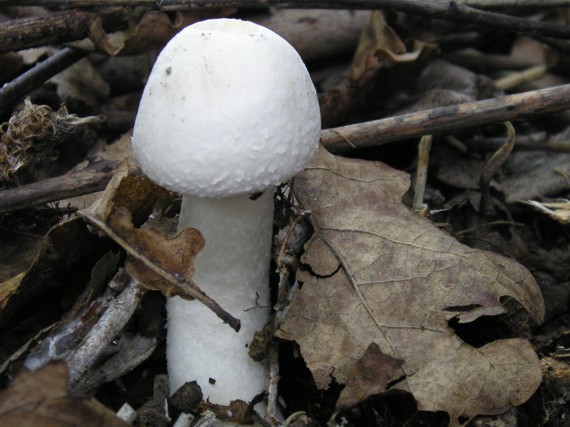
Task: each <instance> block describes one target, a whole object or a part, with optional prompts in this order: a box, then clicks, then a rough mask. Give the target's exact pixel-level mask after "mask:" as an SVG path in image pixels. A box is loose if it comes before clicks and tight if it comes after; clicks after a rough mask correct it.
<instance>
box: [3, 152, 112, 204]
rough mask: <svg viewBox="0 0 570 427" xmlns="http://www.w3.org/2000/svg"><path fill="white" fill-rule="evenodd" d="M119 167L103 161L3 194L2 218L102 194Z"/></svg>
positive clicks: (5, 191) (6, 191)
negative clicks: (47, 205)
mask: <svg viewBox="0 0 570 427" xmlns="http://www.w3.org/2000/svg"><path fill="white" fill-rule="evenodd" d="M116 167H117V162H114V161H108V160H103V161H100V162H97V163H93V164H92V165H90V166H89V167H87V168H85V169H83V170H80V171H76V172H69V173H67V174H65V175H61V176H58V177H55V178H48V179H44V180H42V181H38V182H34V183H33V184H28V185H23V186H21V187H16V188H12V189H9V190H4V191H0V214H2V213H6V212H11V211H15V210H18V209H26V208H31V207H33V206H37V205H41V204H44V203H50V202H55V201H58V200H62V199H67V198H70V197H76V196H81V195H83V194H90V193H95V192H97V191H102V190H104V189H105V186H106V185H107V183H108V182H109V181H110V180H111V178H112V177H113V173H114V172H115V168H116Z"/></svg>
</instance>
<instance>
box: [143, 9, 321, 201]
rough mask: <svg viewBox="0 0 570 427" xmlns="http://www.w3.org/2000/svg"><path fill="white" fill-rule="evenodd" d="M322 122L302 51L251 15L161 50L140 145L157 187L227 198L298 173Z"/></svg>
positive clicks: (193, 31) (207, 26)
mask: <svg viewBox="0 0 570 427" xmlns="http://www.w3.org/2000/svg"><path fill="white" fill-rule="evenodd" d="M320 129H321V121H320V113H319V106H318V101H317V95H316V92H315V88H314V86H313V83H312V81H311V78H310V76H309V73H308V71H307V69H306V67H305V65H304V64H303V61H302V60H301V58H300V56H299V54H298V53H297V52H296V51H295V49H293V47H292V46H291V45H289V43H287V42H286V41H285V40H284V39H283V38H281V37H280V36H278V35H277V34H275V33H274V32H272V31H270V30H268V29H267V28H264V27H261V26H259V25H257V24H254V23H252V22H247V21H240V20H236V19H214V20H208V21H202V22H199V23H197V24H194V25H191V26H189V27H186V28H185V29H183V30H182V31H181V32H180V33H178V34H177V35H176V36H175V37H174V38H173V39H172V40H171V41H170V42H169V43H168V44H167V45H166V46H165V48H164V49H163V50H162V52H161V53H160V55H159V56H158V58H157V60H156V63H155V64H154V67H153V69H152V72H151V74H150V76H149V79H148V83H147V84H146V87H145V89H144V92H143V95H142V99H141V102H140V106H139V111H138V113H137V118H136V121H135V126H134V131H133V148H134V151H135V155H136V158H137V160H138V162H139V164H140V166H141V168H142V170H143V171H144V173H145V174H147V175H148V176H149V177H150V178H151V179H152V180H154V181H155V182H156V183H158V184H159V185H161V186H163V187H165V188H167V189H169V190H171V191H176V192H179V193H182V194H191V195H194V196H198V197H226V196H230V195H235V194H242V193H249V192H254V191H262V190H264V189H266V188H268V187H271V186H274V185H277V184H279V183H282V182H284V181H287V180H288V179H289V178H291V177H292V176H293V175H295V174H296V173H297V172H300V171H301V170H302V169H303V168H304V166H305V164H306V163H307V162H308V161H309V160H310V158H311V157H312V155H313V154H314V152H315V150H316V148H317V146H318V142H319V137H320Z"/></svg>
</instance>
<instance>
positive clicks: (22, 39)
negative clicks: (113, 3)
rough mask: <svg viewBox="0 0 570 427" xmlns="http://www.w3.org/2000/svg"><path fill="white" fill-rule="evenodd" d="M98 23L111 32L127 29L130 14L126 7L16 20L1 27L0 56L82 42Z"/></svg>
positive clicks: (52, 14)
mask: <svg viewBox="0 0 570 427" xmlns="http://www.w3.org/2000/svg"><path fill="white" fill-rule="evenodd" d="M17 3H18V5H20V4H19V3H20V2H17ZM1 4H2V3H0V5H1ZM96 19H101V21H102V25H103V27H104V28H105V29H106V30H107V31H116V30H119V29H123V28H126V27H127V24H128V23H127V11H126V10H125V8H122V7H113V8H108V9H102V10H98V11H96V12H94V11H74V10H70V11H63V12H54V13H50V14H47V15H42V16H35V17H29V18H19V19H12V20H10V21H4V22H2V23H0V53H5V52H11V51H17V50H21V49H28V48H31V47H39V46H46V45H50V44H59V43H64V42H70V41H75V40H81V39H83V38H85V37H87V36H88V35H89V28H90V25H91V23H92V22H93V21H95V20H96Z"/></svg>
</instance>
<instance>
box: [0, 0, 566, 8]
mask: <svg viewBox="0 0 570 427" xmlns="http://www.w3.org/2000/svg"><path fill="white" fill-rule="evenodd" d="M430 1H431V2H432V3H440V4H447V3H449V0H430ZM157 3H158V4H160V3H163V2H161V1H157V0H65V2H62V1H61V0H0V6H46V7H50V6H51V7H60V8H74V7H102V6H140V5H156V4H157ZM283 3H285V2H283ZM307 3H309V2H307ZM321 3H322V2H321ZM344 3H345V4H344V6H343V5H342V2H337V4H338V7H339V8H340V7H341V6H342V7H343V8H347V9H348V8H349V7H350V5H351V3H352V0H345V2H344ZM455 3H460V4H465V5H468V6H472V7H478V8H481V9H485V8H488V9H497V8H510V9H511V8H531V7H540V8H542V9H544V8H555V7H563V6H570V0H455ZM299 7H301V6H299Z"/></svg>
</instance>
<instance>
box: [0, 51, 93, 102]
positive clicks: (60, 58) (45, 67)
mask: <svg viewBox="0 0 570 427" xmlns="http://www.w3.org/2000/svg"><path fill="white" fill-rule="evenodd" d="M85 55H86V53H85V52H80V51H77V50H74V49H71V48H65V49H63V50H61V51H59V52H58V53H56V54H54V55H52V56H50V57H49V58H48V59H46V60H45V61H42V62H40V63H39V64H37V65H36V66H35V67H34V68H32V69H30V70H28V71H26V72H25V73H24V74H22V75H21V76H19V77H17V78H16V79H14V80H12V81H11V82H10V83H7V84H5V85H4V86H3V87H2V88H0V112H2V111H4V110H6V109H7V108H8V107H10V106H11V105H12V104H13V103H14V102H16V101H18V100H19V99H20V98H22V97H23V96H25V95H26V94H28V93H29V92H30V91H31V90H32V89H35V88H36V87H38V86H40V85H42V84H43V83H44V82H45V81H46V80H48V79H50V78H51V77H53V76H55V75H56V74H58V73H60V72H62V71H63V70H65V69H66V68H67V67H69V66H70V65H73V64H74V63H76V62H77V61H79V60H80V59H81V58H83V57H84V56H85Z"/></svg>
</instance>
